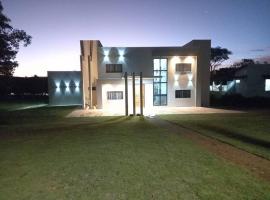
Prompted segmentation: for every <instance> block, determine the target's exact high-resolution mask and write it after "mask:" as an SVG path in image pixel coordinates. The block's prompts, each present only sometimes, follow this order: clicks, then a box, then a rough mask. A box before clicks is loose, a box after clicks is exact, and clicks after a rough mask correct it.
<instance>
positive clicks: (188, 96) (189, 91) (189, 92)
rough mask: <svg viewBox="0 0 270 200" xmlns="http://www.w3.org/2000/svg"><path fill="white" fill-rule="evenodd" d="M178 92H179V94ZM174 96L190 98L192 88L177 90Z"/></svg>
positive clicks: (176, 97)
mask: <svg viewBox="0 0 270 200" xmlns="http://www.w3.org/2000/svg"><path fill="white" fill-rule="evenodd" d="M177 92H179V94H178V93H177ZM186 92H187V93H186ZM185 94H188V95H185ZM174 97H175V99H190V98H191V90H175V96H174Z"/></svg>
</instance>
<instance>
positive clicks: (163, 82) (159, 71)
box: [153, 57, 168, 106]
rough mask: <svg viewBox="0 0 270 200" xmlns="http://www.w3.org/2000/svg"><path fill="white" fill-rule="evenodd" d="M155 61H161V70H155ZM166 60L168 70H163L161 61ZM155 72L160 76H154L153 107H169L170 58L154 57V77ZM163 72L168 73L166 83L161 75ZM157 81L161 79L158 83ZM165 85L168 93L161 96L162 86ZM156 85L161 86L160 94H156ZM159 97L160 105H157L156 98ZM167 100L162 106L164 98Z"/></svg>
mask: <svg viewBox="0 0 270 200" xmlns="http://www.w3.org/2000/svg"><path fill="white" fill-rule="evenodd" d="M155 59H158V60H159V69H158V70H157V69H155V65H154V64H155ZM162 59H164V60H166V70H164V69H161V60H162ZM155 72H156V73H157V72H158V74H159V76H154V79H153V106H167V105H168V58H164V57H154V58H153V75H154V74H155ZM162 72H166V81H162V77H161V73H162ZM155 79H159V80H158V81H155ZM162 84H165V85H166V92H165V94H161V85H162ZM155 85H159V88H158V90H159V92H158V94H155ZM156 97H159V103H158V105H157V104H155V98H156ZM164 97H165V99H166V102H165V103H164V104H162V102H161V99H162V98H164Z"/></svg>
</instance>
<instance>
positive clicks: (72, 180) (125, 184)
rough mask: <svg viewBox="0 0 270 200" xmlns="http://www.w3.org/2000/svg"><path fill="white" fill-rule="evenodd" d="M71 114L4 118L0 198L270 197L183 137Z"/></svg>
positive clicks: (130, 121)
mask: <svg viewBox="0 0 270 200" xmlns="http://www.w3.org/2000/svg"><path fill="white" fill-rule="evenodd" d="M72 109H73V108H69V107H66V108H60V107H58V108H47V107H44V108H37V109H29V110H20V111H1V112H0V132H1V133H0V199H8V200H13V199H185V200H186V199H237V200H239V199H270V185H269V183H267V182H264V181H262V180H259V179H257V178H255V177H253V176H252V175H250V174H249V173H248V172H247V171H246V170H244V169H242V168H239V167H238V166H235V165H233V164H230V163H228V162H226V161H225V160H223V159H221V158H218V157H216V156H214V155H213V154H211V153H209V152H207V151H206V150H204V149H202V148H200V147H199V146H197V145H196V144H194V143H192V142H191V141H189V140H187V139H185V138H184V137H182V136H181V135H180V134H175V133H171V132H167V131H166V130H165V129H161V128H159V127H157V126H155V125H153V124H151V123H150V122H149V121H148V120H146V119H144V118H140V117H134V118H130V117H96V118H65V117H64V116H65V115H66V114H67V113H69V112H70V111H71V110H72ZM177 119H178V118H177Z"/></svg>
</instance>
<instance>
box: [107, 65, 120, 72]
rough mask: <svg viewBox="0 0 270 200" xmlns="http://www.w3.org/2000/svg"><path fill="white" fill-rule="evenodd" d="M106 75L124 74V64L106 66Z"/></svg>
mask: <svg viewBox="0 0 270 200" xmlns="http://www.w3.org/2000/svg"><path fill="white" fill-rule="evenodd" d="M106 73H122V64H106Z"/></svg>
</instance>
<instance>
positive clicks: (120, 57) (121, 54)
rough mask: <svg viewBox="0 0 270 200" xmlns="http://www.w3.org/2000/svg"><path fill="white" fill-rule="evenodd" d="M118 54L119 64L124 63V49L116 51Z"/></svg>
mask: <svg viewBox="0 0 270 200" xmlns="http://www.w3.org/2000/svg"><path fill="white" fill-rule="evenodd" d="M118 54H119V62H124V61H125V57H124V55H125V49H118Z"/></svg>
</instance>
